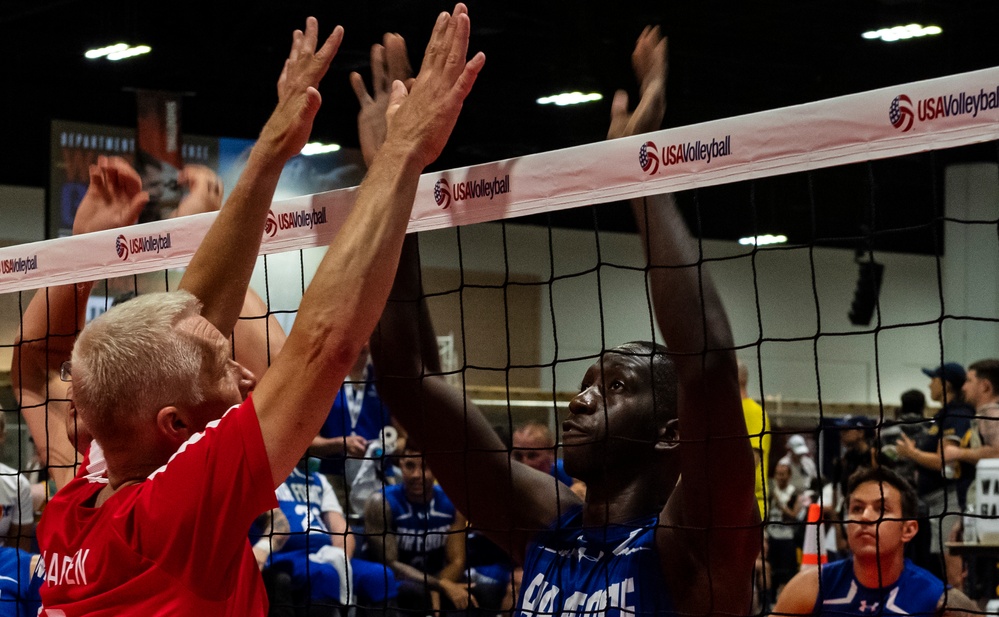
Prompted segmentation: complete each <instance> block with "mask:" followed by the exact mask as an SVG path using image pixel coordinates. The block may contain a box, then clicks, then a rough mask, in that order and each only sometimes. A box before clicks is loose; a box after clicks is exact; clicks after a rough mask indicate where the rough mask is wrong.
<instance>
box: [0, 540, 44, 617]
mask: <svg viewBox="0 0 999 617" xmlns="http://www.w3.org/2000/svg"><path fill="white" fill-rule="evenodd" d="M41 586H42V577H32V572H31V554H30V553H26V552H24V551H22V550H19V549H16V548H14V547H12V546H0V617H29V616H31V617H34V616H35V615H37V614H38V609H39V607H41V605H42V598H41V596H40V595H39V594H38V588H39V587H41Z"/></svg>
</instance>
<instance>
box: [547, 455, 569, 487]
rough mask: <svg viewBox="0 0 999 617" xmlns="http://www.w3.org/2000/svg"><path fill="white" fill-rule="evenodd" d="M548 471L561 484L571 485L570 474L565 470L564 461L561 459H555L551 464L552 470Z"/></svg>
mask: <svg viewBox="0 0 999 617" xmlns="http://www.w3.org/2000/svg"><path fill="white" fill-rule="evenodd" d="M549 473H550V474H551V475H552V476H554V477H555V479H556V480H558V481H559V482H561V483H562V484H565V485H566V486H572V483H573V479H572V476H570V475H569V474H568V473H567V472H566V470H565V463H564V462H563V461H562V459H558V460H557V461H555V464H554V465H552V470H551V471H550V472H549Z"/></svg>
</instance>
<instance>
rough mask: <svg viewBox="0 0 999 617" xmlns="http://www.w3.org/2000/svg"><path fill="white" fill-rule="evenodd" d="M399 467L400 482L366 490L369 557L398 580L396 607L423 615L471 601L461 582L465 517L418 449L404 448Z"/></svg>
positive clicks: (459, 606) (464, 606)
mask: <svg viewBox="0 0 999 617" xmlns="http://www.w3.org/2000/svg"><path fill="white" fill-rule="evenodd" d="M399 468H400V469H401V470H402V483H401V484H396V485H393V486H388V487H385V489H384V491H383V492H382V493H376V494H374V495H372V496H371V498H370V499H369V500H368V507H367V509H366V510H365V515H364V522H365V529H364V531H365V534H366V535H367V537H368V544H369V547H370V552H371V557H372V558H373V559H374V560H376V561H378V562H380V563H383V564H385V565H387V566H389V567H390V568H392V570H393V571H394V572H395V574H396V578H397V580H398V581H399V608H401V609H403V610H404V611H405V610H412V611H424V613H423V614H426V613H427V612H429V611H439V610H441V609H442V608H443V609H460V610H463V609H466V608H468V606H469V604H472V605H476V606H477V605H478V602H477V600H476V599H475V598H474V597H472V596H471V595H470V594H469V583H468V582H465V581H464V576H465V518H464V517H463V516H462V515H461V514H460V513H459V512H458V511H457V510H455V507H454V504H452V503H451V500H450V499H448V496H447V495H445V494H444V490H443V489H442V488H441V487H440V486H437V484H436V481H435V479H434V474H433V472H432V471H430V468H429V467H428V466H427V465H426V464H425V463H424V459H423V455H422V454H420V453H419V452H416V451H414V450H412V449H409V448H407V449H406V450H404V451H403V452H402V455H401V457H400V459H399Z"/></svg>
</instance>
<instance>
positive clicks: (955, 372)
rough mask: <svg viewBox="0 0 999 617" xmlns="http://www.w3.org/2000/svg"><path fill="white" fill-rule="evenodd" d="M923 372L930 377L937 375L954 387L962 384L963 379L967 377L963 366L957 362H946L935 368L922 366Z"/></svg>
mask: <svg viewBox="0 0 999 617" xmlns="http://www.w3.org/2000/svg"><path fill="white" fill-rule="evenodd" d="M923 374H925V375H926V376H927V377H929V378H930V379H932V378H934V377H939V378H940V379H943V380H944V381H948V382H950V384H951V385H952V386H954V387H955V388H960V387H961V386H963V385H964V380H965V378H966V377H967V374H966V373H965V372H964V367H963V366H961V365H960V364H958V363H957V362H946V363H944V364H941V365H940V366H938V367H936V368H924V369H923Z"/></svg>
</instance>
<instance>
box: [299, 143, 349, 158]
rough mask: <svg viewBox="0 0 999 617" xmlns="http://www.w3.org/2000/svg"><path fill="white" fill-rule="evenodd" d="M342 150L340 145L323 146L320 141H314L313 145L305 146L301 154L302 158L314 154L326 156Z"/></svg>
mask: <svg viewBox="0 0 999 617" xmlns="http://www.w3.org/2000/svg"><path fill="white" fill-rule="evenodd" d="M339 149H340V144H321V143H319V142H318V141H313V142H311V143H307V144H305V147H304V148H302V152H300V154H301V155H302V156H312V155H313V154H326V153H327V152H336V151H337V150H339Z"/></svg>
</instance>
